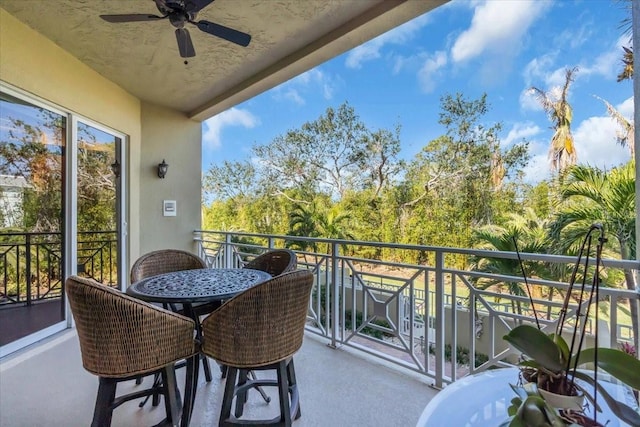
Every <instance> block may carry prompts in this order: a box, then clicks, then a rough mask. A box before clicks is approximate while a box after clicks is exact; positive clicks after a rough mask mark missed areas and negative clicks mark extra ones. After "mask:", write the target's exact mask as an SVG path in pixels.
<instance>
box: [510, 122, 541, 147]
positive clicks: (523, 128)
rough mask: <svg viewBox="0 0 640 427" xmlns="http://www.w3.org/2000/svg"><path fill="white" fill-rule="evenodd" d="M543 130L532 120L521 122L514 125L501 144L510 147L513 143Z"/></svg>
mask: <svg viewBox="0 0 640 427" xmlns="http://www.w3.org/2000/svg"><path fill="white" fill-rule="evenodd" d="M541 131H542V130H541V129H540V127H539V126H538V125H536V124H533V123H531V122H521V123H516V124H514V125H513V127H512V128H511V130H510V131H509V133H508V134H507V137H506V138H504V139H503V140H502V141H501V145H502V146H504V147H508V146H510V145H511V144H513V143H518V142H522V139H525V138H530V137H532V136H536V135H538V134H539V133H540V132H541Z"/></svg>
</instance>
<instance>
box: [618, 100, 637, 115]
mask: <svg viewBox="0 0 640 427" xmlns="http://www.w3.org/2000/svg"><path fill="white" fill-rule="evenodd" d="M616 110H618V111H619V112H620V114H622V115H623V116H625V117H626V118H627V119H629V120H631V119H633V112H634V107H633V96H631V97H629V98H627V99H625V100H624V101H622V103H620V104H618V105H617V106H616Z"/></svg>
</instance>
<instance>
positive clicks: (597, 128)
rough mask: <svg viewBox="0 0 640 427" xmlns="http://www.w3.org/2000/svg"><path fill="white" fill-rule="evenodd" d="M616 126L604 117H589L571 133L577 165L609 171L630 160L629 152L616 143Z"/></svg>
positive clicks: (608, 118) (612, 121)
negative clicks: (587, 165) (586, 165)
mask: <svg viewBox="0 0 640 427" xmlns="http://www.w3.org/2000/svg"><path fill="white" fill-rule="evenodd" d="M616 130H617V125H616V123H615V122H614V120H613V119H611V118H610V117H608V116H606V117H604V116H595V117H589V118H588V119H586V120H584V121H582V122H581V123H580V124H579V125H578V127H577V128H576V130H575V131H574V132H573V138H574V143H575V146H576V153H577V155H578V163H581V164H589V165H592V166H596V167H599V168H606V169H611V168H612V167H614V166H618V165H620V164H623V163H626V162H628V161H629V159H630V158H631V155H630V154H629V150H628V149H627V148H624V147H621V146H620V144H618V143H617V142H616Z"/></svg>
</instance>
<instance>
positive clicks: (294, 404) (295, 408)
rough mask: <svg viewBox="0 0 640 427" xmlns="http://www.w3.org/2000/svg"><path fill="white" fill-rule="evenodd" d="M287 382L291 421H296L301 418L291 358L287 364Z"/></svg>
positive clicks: (294, 371)
mask: <svg viewBox="0 0 640 427" xmlns="http://www.w3.org/2000/svg"><path fill="white" fill-rule="evenodd" d="M287 380H288V386H289V387H288V388H289V393H290V394H291V409H292V412H293V419H294V420H297V419H298V418H300V417H301V416H302V412H301V411H300V396H299V394H298V382H297V380H296V370H295V367H294V366H293V358H292V359H291V360H289V363H287Z"/></svg>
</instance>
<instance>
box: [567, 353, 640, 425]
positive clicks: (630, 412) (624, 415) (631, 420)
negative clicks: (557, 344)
mask: <svg viewBox="0 0 640 427" xmlns="http://www.w3.org/2000/svg"><path fill="white" fill-rule="evenodd" d="M600 350H603V349H600ZM606 350H610V349H606ZM627 356H628V355H627ZM598 359H600V353H599V352H598ZM575 374H576V378H580V379H581V380H583V381H585V382H586V383H589V384H591V385H593V386H595V387H596V388H597V389H598V396H602V398H603V399H604V400H605V402H607V405H608V406H609V408H610V409H611V412H613V413H614V414H615V415H616V416H617V417H618V418H620V419H621V420H622V421H624V422H625V423H627V424H629V425H631V426H640V414H638V412H636V411H635V410H634V409H633V408H631V407H630V406H628V405H626V404H624V403H622V402H619V401H617V400H615V399H614V398H613V397H612V396H611V395H610V394H609V393H608V392H607V390H605V388H604V387H603V386H602V385H601V384H600V382H597V383H596V382H595V380H594V379H593V377H592V376H591V375H589V374H586V373H584V372H580V371H576V373H575ZM582 390H585V388H584V387H582ZM589 400H591V401H593V396H589Z"/></svg>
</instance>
